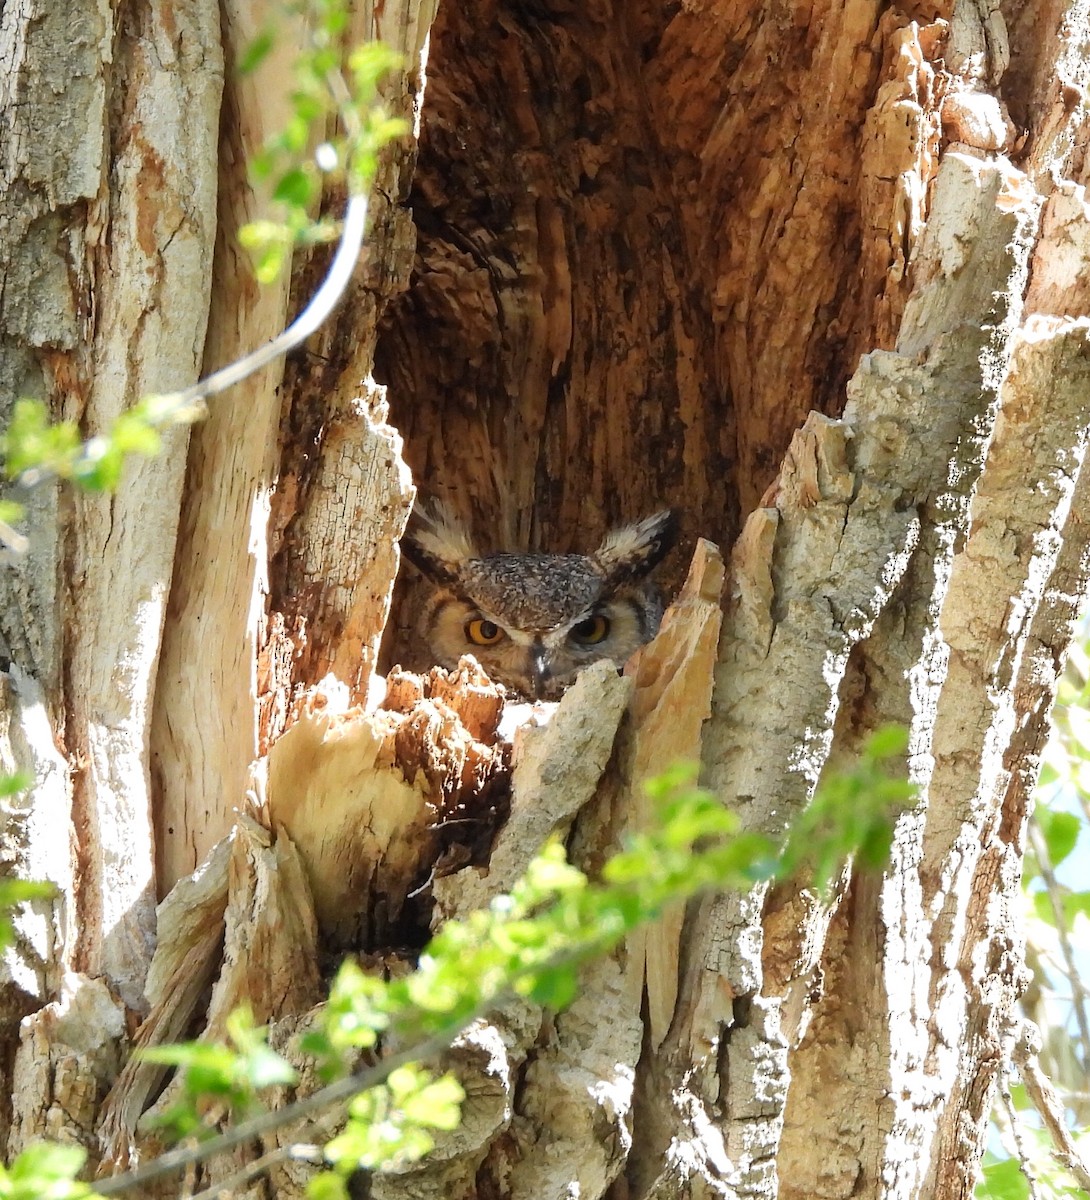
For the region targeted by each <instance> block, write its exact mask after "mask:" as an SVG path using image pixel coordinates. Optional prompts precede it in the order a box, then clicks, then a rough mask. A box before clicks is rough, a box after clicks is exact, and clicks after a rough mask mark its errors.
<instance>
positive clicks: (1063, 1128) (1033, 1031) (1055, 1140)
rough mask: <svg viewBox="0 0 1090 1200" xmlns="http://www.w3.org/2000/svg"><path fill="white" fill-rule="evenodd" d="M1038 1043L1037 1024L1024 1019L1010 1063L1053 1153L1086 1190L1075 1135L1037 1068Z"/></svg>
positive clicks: (1087, 1177) (1085, 1167) (1086, 1168)
mask: <svg viewBox="0 0 1090 1200" xmlns="http://www.w3.org/2000/svg"><path fill="white" fill-rule="evenodd" d="M1040 1044H1041V1035H1040V1032H1039V1031H1038V1029H1037V1027H1036V1026H1035V1025H1034V1024H1033V1023H1032V1022H1030V1021H1026V1022H1025V1024H1024V1026H1023V1031H1022V1036H1021V1037H1020V1038H1019V1039H1018V1043H1017V1045H1016V1046H1015V1048H1014V1055H1013V1059H1014V1065H1015V1066H1016V1067H1017V1068H1018V1073H1019V1075H1021V1076H1022V1082H1023V1083H1024V1084H1025V1085H1026V1094H1027V1095H1028V1096H1029V1098H1030V1099H1031V1100H1032V1101H1033V1106H1034V1108H1036V1109H1037V1111H1038V1113H1040V1115H1041V1120H1042V1121H1043V1122H1044V1123H1045V1128H1046V1129H1047V1130H1048V1132H1049V1136H1050V1137H1051V1138H1052V1144H1053V1146H1054V1147H1055V1148H1056V1157H1057V1158H1058V1159H1059V1160H1060V1162H1061V1164H1062V1165H1063V1166H1064V1167H1065V1168H1066V1169H1067V1170H1068V1171H1070V1172H1071V1174H1072V1175H1073V1176H1074V1177H1075V1179H1077V1180H1078V1183H1079V1187H1081V1188H1083V1189H1085V1190H1086V1191H1087V1192H1090V1164H1088V1163H1087V1162H1086V1160H1085V1159H1084V1158H1083V1157H1082V1155H1081V1154H1080V1153H1079V1149H1078V1147H1077V1146H1076V1145H1075V1139H1074V1138H1073V1137H1072V1136H1071V1131H1070V1130H1069V1129H1068V1127H1067V1122H1066V1121H1065V1119H1064V1105H1063V1101H1062V1100H1061V1099H1060V1097H1059V1095H1058V1094H1057V1092H1056V1089H1055V1088H1054V1087H1053V1086H1052V1082H1051V1080H1050V1079H1049V1078H1048V1076H1047V1075H1046V1074H1045V1073H1044V1071H1042V1070H1041V1063H1040V1060H1039V1059H1038V1057H1037V1052H1038V1050H1039V1048H1040Z"/></svg>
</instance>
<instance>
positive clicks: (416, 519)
mask: <svg viewBox="0 0 1090 1200" xmlns="http://www.w3.org/2000/svg"><path fill="white" fill-rule="evenodd" d="M401 550H402V553H403V554H404V555H405V557H406V558H407V559H408V560H409V562H411V563H412V564H413V566H414V567H416V569H417V570H418V571H419V572H420V573H421V574H422V575H426V576H427V577H428V578H429V579H430V580H432V581H433V582H434V583H444V584H453V583H455V582H457V580H458V578H459V577H460V575H461V572H462V566H463V564H464V563H465V562H466V561H467V560H468V559H471V558H479V557H480V555H479V554H478V553H477V551H476V549H475V547H474V545H473V539H472V538H471V537H470V536H469V533H468V532H467V531H466V528H465V526H464V525H463V524H462V523H461V521H459V520H458V518H457V517H456V516H454V514H453V513H452V512H451V511H450V510H449V509H448V508H447V507H446V505H444V504H442V503H441V502H439V501H436V502H435V504H434V505H433V506H432V507H430V508H429V507H428V506H427V505H426V504H421V505H418V506H417V508H416V511H415V512H414V513H413V516H412V520H411V521H410V522H409V528H408V531H407V532H406V534H405V536H404V537H403V538H402V539H401Z"/></svg>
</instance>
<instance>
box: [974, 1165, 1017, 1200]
mask: <svg viewBox="0 0 1090 1200" xmlns="http://www.w3.org/2000/svg"><path fill="white" fill-rule="evenodd" d="M976 1196H977V1200H1028V1198H1029V1183H1028V1181H1027V1180H1026V1177H1025V1175H1023V1174H1022V1168H1021V1167H1020V1166H1019V1165H1018V1160H1017V1159H1014V1158H1004V1159H1002V1160H1001V1161H1000V1162H996V1163H990V1164H988V1165H987V1166H985V1167H984V1170H983V1172H982V1173H981V1179H980V1182H979V1183H978V1184H977V1185H976Z"/></svg>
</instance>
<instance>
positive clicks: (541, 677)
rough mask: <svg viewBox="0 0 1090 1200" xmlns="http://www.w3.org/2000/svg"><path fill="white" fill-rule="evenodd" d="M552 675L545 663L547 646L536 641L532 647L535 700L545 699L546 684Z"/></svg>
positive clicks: (531, 672)
mask: <svg viewBox="0 0 1090 1200" xmlns="http://www.w3.org/2000/svg"><path fill="white" fill-rule="evenodd" d="M551 675H552V672H551V671H550V670H549V668H548V666H547V665H546V663H545V647H544V646H543V645H542V644H541V643H540V642H534V644H533V646H531V648H530V680H531V682H532V683H533V685H534V695H533V699H534V700H544V699H545V685H546V684H547V683H548V682H549V677H550V676H551Z"/></svg>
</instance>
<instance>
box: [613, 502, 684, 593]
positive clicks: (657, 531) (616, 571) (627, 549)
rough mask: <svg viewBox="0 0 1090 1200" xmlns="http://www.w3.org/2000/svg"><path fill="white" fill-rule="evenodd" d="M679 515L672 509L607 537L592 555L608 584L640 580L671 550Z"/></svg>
mask: <svg viewBox="0 0 1090 1200" xmlns="http://www.w3.org/2000/svg"><path fill="white" fill-rule="evenodd" d="M677 533H678V515H677V512H676V510H674V509H672V508H664V509H663V510H662V511H661V512H657V513H654V514H653V515H652V516H650V517H644V519H643V520H642V521H636V522H634V523H633V524H631V525H622V526H621V527H620V528H618V529H613V530H611V531H610V532H609V533H607V534H606V536H605V539H604V540H603V542H602V544H601V545H600V546H599V547H598V549H597V550H596V551H595V552H594V555H593V557H594V560H595V562H597V564H598V566H599V567H600V568H601V569H602V572H603V574H604V575H605V577H606V578H607V579H608V580H609V581H610V583H621V582H624V581H625V580H627V579H642V578H643V577H644V576H645V575H647V574H648V573H649V572H651V571H652V570H654V568H655V567H657V566H658V564H659V563H660V562H662V560H663V559H664V558H665V557H666V555H667V554H669V552H670V551H671V550H672V549H673V546H674V542H675V541H676V540H677Z"/></svg>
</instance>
